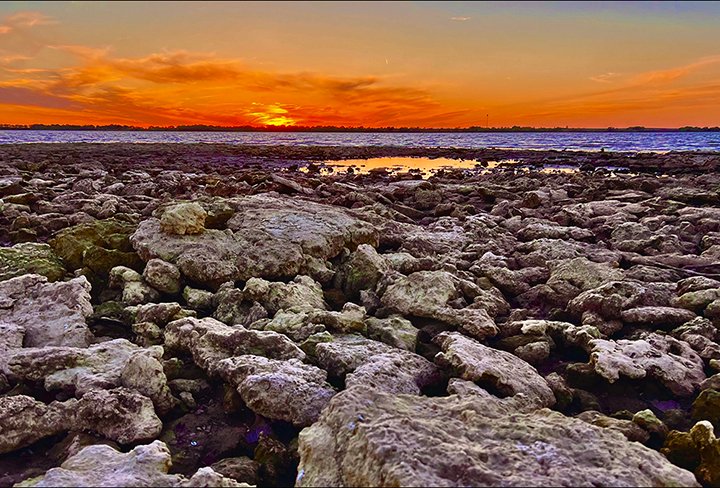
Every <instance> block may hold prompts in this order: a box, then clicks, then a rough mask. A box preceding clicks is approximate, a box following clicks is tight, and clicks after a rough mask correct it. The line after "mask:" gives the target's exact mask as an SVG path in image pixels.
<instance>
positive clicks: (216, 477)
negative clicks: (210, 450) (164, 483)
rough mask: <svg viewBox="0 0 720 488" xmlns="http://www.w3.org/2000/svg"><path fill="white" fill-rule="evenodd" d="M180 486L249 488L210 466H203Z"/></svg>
mask: <svg viewBox="0 0 720 488" xmlns="http://www.w3.org/2000/svg"><path fill="white" fill-rule="evenodd" d="M180 486H182V487H188V488H189V487H193V488H194V487H199V488H213V487H221V488H236V487H238V488H250V485H248V484H247V483H238V482H237V481H235V480H233V479H231V478H226V477H225V476H223V475H222V474H220V473H218V472H216V471H215V470H214V469H212V468H211V467H204V468H200V469H198V470H197V472H196V473H195V474H194V475H192V476H191V477H190V479H189V480H187V481H185V482H183V483H181V485H180Z"/></svg>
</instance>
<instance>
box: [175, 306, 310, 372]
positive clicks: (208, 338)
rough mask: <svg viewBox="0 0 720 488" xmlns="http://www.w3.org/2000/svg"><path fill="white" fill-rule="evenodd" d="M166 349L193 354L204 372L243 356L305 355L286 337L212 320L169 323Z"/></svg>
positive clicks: (282, 357)
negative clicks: (228, 360) (227, 360)
mask: <svg viewBox="0 0 720 488" xmlns="http://www.w3.org/2000/svg"><path fill="white" fill-rule="evenodd" d="M165 347H167V348H168V349H171V350H175V351H181V352H189V353H191V354H192V356H193V360H194V361H195V364H197V365H198V366H200V367H201V368H203V369H205V370H211V368H212V367H213V365H214V364H215V363H217V362H218V361H220V360H221V359H226V358H229V357H233V356H241V355H244V354H254V355H262V356H265V357H268V358H271V359H282V360H285V359H293V358H297V359H301V360H302V359H304V358H305V353H304V352H303V351H302V350H301V349H300V348H299V347H298V346H296V345H295V344H294V343H293V342H292V341H291V340H290V339H289V338H288V337H287V336H285V335H283V334H278V333H277V332H272V331H262V330H248V329H246V328H244V327H242V326H228V325H225V324H223V323H222V322H219V321H217V320H215V319H211V318H205V319H196V318H185V319H181V320H176V321H175V322H171V323H169V324H168V325H167V326H166V327H165Z"/></svg>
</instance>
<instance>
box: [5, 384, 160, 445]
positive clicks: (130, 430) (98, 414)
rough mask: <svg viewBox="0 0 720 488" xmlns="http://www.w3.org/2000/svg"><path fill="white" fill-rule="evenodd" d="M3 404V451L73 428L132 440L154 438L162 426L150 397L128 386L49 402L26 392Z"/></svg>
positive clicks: (123, 441)
mask: <svg viewBox="0 0 720 488" xmlns="http://www.w3.org/2000/svg"><path fill="white" fill-rule="evenodd" d="M0 407H2V408H0V427H2V432H3V435H2V439H0V453H5V452H10V451H14V450H16V449H20V448H22V447H26V446H29V445H31V444H33V443H34V442H36V441H38V440H40V439H43V438H45V437H49V436H52V435H56V434H60V433H62V432H66V431H70V430H83V429H87V430H90V431H92V432H96V433H98V434H100V435H103V436H105V437H107V438H108V439H111V440H114V441H117V442H119V443H121V444H130V443H133V442H139V441H147V440H151V439H154V438H155V437H157V436H158V435H159V434H160V430H161V429H162V423H161V422H160V419H159V418H158V417H157V416H156V415H155V410H154V409H153V405H152V403H151V402H150V400H149V399H148V398H147V397H144V396H142V395H140V394H138V393H136V392H134V391H132V390H128V389H126V388H116V389H113V390H110V391H106V390H91V391H89V392H87V393H86V394H85V396H83V398H81V399H80V400H76V399H70V400H67V401H65V402H57V401H56V402H52V403H50V404H49V405H45V404H44V403H42V402H39V401H37V400H35V399H34V398H32V397H29V396H25V395H16V396H9V397H0Z"/></svg>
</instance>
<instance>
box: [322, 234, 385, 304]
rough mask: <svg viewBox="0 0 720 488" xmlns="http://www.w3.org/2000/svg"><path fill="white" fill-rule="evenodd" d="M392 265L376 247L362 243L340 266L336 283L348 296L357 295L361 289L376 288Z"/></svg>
mask: <svg viewBox="0 0 720 488" xmlns="http://www.w3.org/2000/svg"><path fill="white" fill-rule="evenodd" d="M389 270H390V266H389V265H388V264H387V262H386V261H385V260H384V259H383V257H382V256H380V255H379V254H378V253H377V251H376V250H375V248H373V247H372V246H370V245H368V244H361V245H359V246H358V248H357V249H356V250H355V252H353V253H352V254H351V255H350V257H349V258H348V260H347V261H346V262H345V263H344V264H343V266H342V268H340V272H339V273H338V275H337V276H336V278H335V280H336V283H337V284H338V285H339V288H341V289H342V290H343V292H344V293H345V295H347V296H348V297H351V298H352V297H356V296H357V295H358V294H359V293H360V291H361V290H374V289H375V287H376V286H377V284H378V281H380V278H381V277H382V276H383V275H384V274H385V273H387V272H388V271H389Z"/></svg>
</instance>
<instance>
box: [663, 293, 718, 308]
mask: <svg viewBox="0 0 720 488" xmlns="http://www.w3.org/2000/svg"><path fill="white" fill-rule="evenodd" d="M718 299H720V288H711V289H707V290H697V291H689V292H687V293H683V294H682V295H680V296H679V297H677V298H676V299H675V300H674V301H673V303H672V304H673V305H674V306H677V307H680V308H686V309H688V310H692V311H693V312H696V313H702V311H703V310H705V307H707V306H708V305H710V304H711V303H712V302H714V301H715V300H718Z"/></svg>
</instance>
